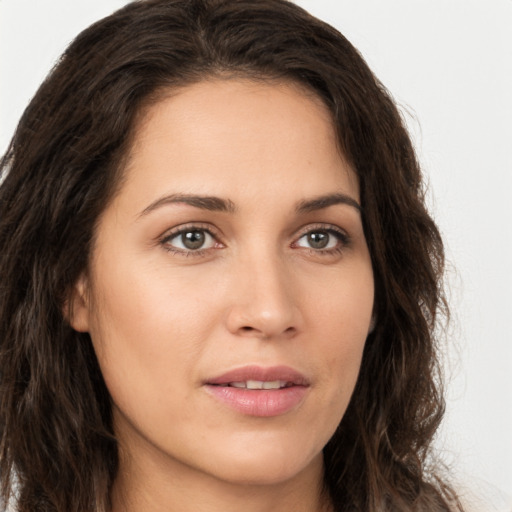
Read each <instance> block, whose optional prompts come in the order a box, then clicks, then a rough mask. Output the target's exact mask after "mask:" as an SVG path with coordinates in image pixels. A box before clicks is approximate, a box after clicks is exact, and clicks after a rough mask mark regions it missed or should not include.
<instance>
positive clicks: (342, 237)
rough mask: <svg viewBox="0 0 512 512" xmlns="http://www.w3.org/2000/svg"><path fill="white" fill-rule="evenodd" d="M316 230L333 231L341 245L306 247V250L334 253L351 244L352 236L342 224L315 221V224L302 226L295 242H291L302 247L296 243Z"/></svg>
mask: <svg viewBox="0 0 512 512" xmlns="http://www.w3.org/2000/svg"><path fill="white" fill-rule="evenodd" d="M315 231H326V232H328V233H332V234H333V235H334V236H336V237H337V238H338V240H339V242H340V245H341V247H340V246H337V247H333V248H329V249H314V248H306V247H304V249H306V250H310V251H312V252H314V253H317V254H332V253H336V252H340V251H341V250H343V249H344V248H346V247H347V246H349V245H350V242H351V237H350V235H349V234H348V233H347V231H346V230H344V229H343V228H341V227H340V226H337V225H335V224H330V223H314V224H307V225H306V226H303V227H301V228H300V230H299V231H298V232H297V233H296V235H295V236H294V238H293V242H292V243H291V247H294V248H295V247H297V248H302V247H301V246H298V245H296V244H297V242H298V241H299V240H300V239H301V238H302V237H304V236H305V235H307V234H309V233H312V232H315Z"/></svg>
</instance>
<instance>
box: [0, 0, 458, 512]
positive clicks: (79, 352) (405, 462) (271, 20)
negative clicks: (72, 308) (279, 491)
mask: <svg viewBox="0 0 512 512" xmlns="http://www.w3.org/2000/svg"><path fill="white" fill-rule="evenodd" d="M212 76H221V77H227V78H229V77H245V78H251V79H254V80H278V81H292V82H295V83H299V84H301V85H302V86H305V87H307V88H309V90H311V91H313V92H314V93H315V94H316V95H317V96H318V97H320V98H321V99H322V100H323V101H324V102H325V104H326V105H327V106H328V108H329V110H330V112H331V114H332V118H333V120H334V123H335V127H336V131H337V136H338V141H339V146H340V149H341V151H342V152H343V154H344V155H345V157H346V159H347V160H348V161H349V162H350V163H351V165H352V167H353V169H355V171H356V173H357V176H358V178H359V183H360V190H361V202H362V207H363V225H364V230H365V234H366V238H367V242H368V246H369V250H370V254H371V258H372V264H373V270H374V276H375V289H376V299H375V316H376V318H377V324H376V327H375V329H374V331H373V332H372V333H371V334H370V335H369V337H368V339H367V342H366V346H365V350H364V355H363V362H362V367H361V371H360V376H359V379H358V382H357V385H356V389H355V391H354V393H353V397H352V400H351V402H350V405H349V407H348V410H347V411H346V413H345V415H344V418H343V420H342V421H341V423H340V425H339V427H338V429H337V431H336V433H335V434H334V436H333V437H332V439H331V440H330V441H329V443H328V444H327V446H326V447H325V449H324V460H325V487H326V490H328V492H329V494H330V497H331V500H332V503H333V505H334V508H335V510H336V511H339V512H341V511H359V512H377V511H379V512H382V511H394V512H397V511H408V512H410V511H427V510H428V511H429V512H441V511H445V512H446V511H448V510H452V507H453V506H454V504H455V505H456V504H457V498H456V497H455V495H454V494H453V493H452V492H451V490H450V487H449V486H448V485H447V484H446V483H444V481H443V479H442V478H441V477H440V476H439V475H437V474H436V472H435V470H434V469H431V468H430V467H429V464H428V461H429V454H430V447H431V442H432V439H433V436H434V433H435V432H436V429H437V428H438V425H439V423H440V420H441V418H442V415H443V409H444V403H443V397H442V388H441V380H440V371H439V364H438V360H437V357H436V354H437V350H438V348H437V341H436V337H435V332H436V329H435V328H436V325H437V323H438V320H439V315H440V313H443V312H445V301H444V299H443V293H442V286H441V284H442V274H443V244H442V241H441V238H440V235H439V232H438V229H437V228H436V225H435V224H434V222H433V220H432V219H431V217H430V216H429V214H428V212H427V210H426V208H425V205H424V187H423V182H422V177H421V171H420V168H419V166H418V162H417V159H416V157H415V154H414V150H413V147H412V144H411V141H410V138H409V136H408V134H407V132H406V129H405V127H404V123H403V121H402V119H401V116H400V114H399V111H398V110H397V108H396V106H395V104H394V102H393V100H392V99H391V97H390V95H389V94H388V92H387V91H386V89H385V88H384V87H383V85H382V84H381V83H380V82H379V81H378V80H377V79H376V77H375V76H374V75H373V74H372V72H371V71H370V69H369V68H368V66H367V65H366V63H365V62H364V60H363V58H362V57H361V56H360V54H359V53H358V52H357V50H356V49H355V48H354V47H353V46H352V45H351V44H350V43H349V42H348V41H347V40H346V39H345V37H343V36H342V35H341V34H340V33H339V32H338V31H336V30H335V29H334V28H332V27H331V26H329V25H327V24H325V23H323V22H321V21H319V20H317V19H315V18H314V17H312V16H311V15H309V14H308V13H307V12H305V11H304V10H302V9H301V8H299V7H297V6H295V5H293V4H292V3H289V2H288V1H286V0H237V1H233V0H139V1H135V2H132V3H130V4H128V5H127V6H126V7H124V8H122V9H120V10H119V11H117V12H115V13H114V14H113V15H111V16H109V17H107V18H105V19H103V20H101V21H99V22H97V23H95V24H94V25H92V26H91V27H90V28H88V29H87V30H85V31H84V32H82V33H81V34H80V35H79V36H78V37H77V38H76V39H75V41H74V42H73V43H72V44H71V45H70V46H69V47H68V49H67V50H66V51H65V53H64V54H63V56H62V57H61V59H60V60H59V61H58V62H57V64H56V66H55V67H54V69H53V70H52V71H51V73H50V74H49V76H48V77H47V78H46V80H45V81H44V82H43V84H42V85H41V87H40V89H39V90H38V92H37V93H36V95H35V97H34V98H33V100H32V101H31V103H30V104H29V106H28V107H27V109H26V110H25V112H24V114H23V116H22V118H21V120H20V123H19V125H18V127H17V130H16V132H15V134H14V137H13V139H12V141H11V143H10V146H9V148H8V150H7V152H6V154H5V155H4V156H3V158H2V160H1V172H2V177H3V183H2V184H1V186H0V247H1V248H2V249H1V252H0V379H1V380H0V472H1V473H0V474H1V485H2V487H1V489H2V495H3V498H4V500H9V498H11V499H12V498H13V494H14V498H15V500H16V502H17V507H18V510H19V511H20V512H29V511H30V512H33V511H35V510H37V511H39V512H93V511H94V512H106V511H108V510H110V500H109V492H110V488H111V485H112V482H113V481H114V479H115V477H116V472H117V470H118V452H117V443H116V438H115V432H114V431H113V427H112V414H111V401H110V396H109V393H108V391H107V389H106V386H105V383H104V381H103V378H102V376H101V372H100V370H99V366H98V363H97V360H96V357H95V354H94V351H93V349H92V344H91V340H90V338H89V336H88V334H84V333H78V332H76V331H74V330H73V329H72V328H71V327H70V325H69V324H68V322H67V321H66V320H65V318H64V315H63V308H64V304H65V302H66V299H67V295H68V293H69V291H70V289H71V288H72V286H73V284H74V283H75V282H76V280H77V279H78V276H79V275H80V274H81V273H82V272H83V271H84V269H86V267H87V265H88V260H89V256H90V252H91V247H92V243H93V240H94V233H95V225H96V223H97V221H98V218H99V215H100V214H101V212H102V211H103V210H104V208H105V207H106V205H107V204H108V202H109V200H110V199H111V198H112V197H113V195H114V194H115V193H116V190H117V188H118V187H119V185H120V183H121V182H122V175H123V157H124V155H126V153H127V149H128V147H129V145H130V141H131V137H132V132H133V130H134V125H135V124H136V120H137V118H138V116H139V115H141V113H142V112H143V111H144V109H145V108H146V107H147V105H148V104H152V103H154V102H155V101H157V100H158V98H159V97H160V95H161V93H162V92H163V91H168V90H169V89H172V88H177V87H184V86H186V85H188V84H192V83H195V82H198V81H200V80H204V79H206V78H208V77H212ZM0 179H1V177H0ZM441 316H443V315H441ZM13 489H14V490H13Z"/></svg>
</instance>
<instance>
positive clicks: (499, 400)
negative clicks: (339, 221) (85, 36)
mask: <svg viewBox="0 0 512 512" xmlns="http://www.w3.org/2000/svg"><path fill="white" fill-rule="evenodd" d="M124 3H125V1H124V0H72V1H70V0H0V120H1V124H0V152H4V151H5V149H6V147H7V144H8V140H9V138H10V136H11V135H12V132H13V131H14V128H15V125H16V122H17V119H18V118H19V116H20V115H21V113H22V111H23V108H24V107H25V106H26V104H27V102H28V101H29V99H30V97H31V96H32V95H33V93H34V92H35V90H36V88H37V86H38V84H39V83H40V82H41V80H42V79H43V78H44V76H45V75H46V73H47V71H48V70H49V69H50V67H51V66H52V63H54V61H55V60H56V59H57V58H58V56H59V55H60V54H61V52H62V51H63V50H64V48H65V46H66V45H67V44H68V43H69V42H70V41H71V39H72V38H73V37H74V36H75V35H76V34H78V32H79V31H80V30H82V29H83V28H85V27H86V26H88V25H89V24H90V23H92V22H93V21H95V20H97V19H99V18H100V17H102V16H104V15H106V14H108V13H110V12H111V11H113V10H114V9H116V8H118V7H120V6H121V5H123V4H124ZM298 3H299V4H300V5H302V6H304V7H305V8H306V9H308V10H309V11H310V12H312V13H313V14H315V15H317V16H319V17H320V18H323V19H324V20H326V21H328V22H329V23H331V24H333V25H334V26H336V27H337V28H338V29H339V30H340V31H341V32H342V33H344V34H345V35H346V36H347V37H348V39H349V40H350V41H351V42H352V43H353V44H354V45H355V46H356V47H357V48H358V49H359V50H360V51H361V53H362V54H363V56H364V57H365V58H366V60H367V61H368V63H369V64H370V67H371V68H372V69H373V70H374V71H375V73H376V74H377V76H378V77H379V78H380V79H381V81H382V82H383V83H384V84H385V85H386V86H387V87H388V88H389V89H390V90H391V92H392V93H393V95H394V97H395V99H396V100H397V102H398V103H399V104H400V106H401V107H402V110H403V112H404V115H405V116H406V118H407V122H408V125H409V126H410V129H411V132H412V134H413V137H414V140H415V143H416V146H417V150H418V153H419V155H420V159H421V161H422V163H423V165H424V169H425V171H426V173H427V175H428V180H429V183H430V195H429V198H430V199H429V200H430V206H431V209H432V212H433V214H434V216H435V218H436V220H437V222H438V223H439V225H440V227H441V231H442V233H443V235H444V238H445V242H446V246H447V251H448V258H449V263H450V272H449V283H450V299H451V304H452V311H453V317H454V318H453V321H452V327H451V330H450V333H449V336H448V340H447V344H449V348H447V350H446V352H447V354H448V355H449V360H448V361H447V363H446V368H447V372H448V373H449V375H450V376H451V377H450V380H449V383H448V414H447V417H446V420H445V424H444V428H443V431H442V433H441V435H440V438H439V440H438V445H439V448H440V449H441V450H442V453H443V454H444V457H445V459H446V460H447V461H448V462H450V463H451V464H452V465H453V467H454V469H455V470H456V471H457V472H462V474H464V473H467V474H471V475H473V476H476V477H478V478H482V479H484V480H487V481H489V482H491V483H492V484H494V485H496V486H498V487H500V488H501V489H503V490H505V491H507V492H508V493H509V494H512V371H511V370H512V322H511V318H512V271H511V266H512V0H488V1H484V0H429V1H428V2H427V1H426V0H388V1H382V0H338V1H336V0H301V1H299V2H298Z"/></svg>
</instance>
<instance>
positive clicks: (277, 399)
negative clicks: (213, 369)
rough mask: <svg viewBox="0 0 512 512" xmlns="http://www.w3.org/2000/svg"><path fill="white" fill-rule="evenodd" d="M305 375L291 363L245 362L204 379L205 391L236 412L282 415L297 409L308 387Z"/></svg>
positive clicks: (256, 414) (263, 415) (264, 415)
mask: <svg viewBox="0 0 512 512" xmlns="http://www.w3.org/2000/svg"><path fill="white" fill-rule="evenodd" d="M309 386H310V384H309V382H308V380H307V379H306V377H305V376H304V375H302V374H301V373H300V372H297V371H296V370H294V369H293V368H290V367H288V366H274V367H267V368H265V367H260V366H245V367H242V368H237V369H235V370H232V371H229V372H227V373H224V374H222V375H219V376H218V377H214V378H212V379H208V380H206V381H205V383H204V388H205V389H206V391H207V392H208V393H209V394H210V395H211V396H213V397H214V398H216V399H217V400H218V401H220V402H221V403H222V404H224V405H227V406H228V407H230V408H231V409H233V410H235V411H236V412H239V413H242V414H245V415H249V416H262V417H269V416H279V415H282V414H286V413H288V412H290V411H292V410H294V409H295V408H296V407H297V406H299V404H300V403H301V402H302V401H303V400H304V398H305V396H306V394H307V391H308V389H309Z"/></svg>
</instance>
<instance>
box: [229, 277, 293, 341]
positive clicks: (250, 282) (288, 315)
mask: <svg viewBox="0 0 512 512" xmlns="http://www.w3.org/2000/svg"><path fill="white" fill-rule="evenodd" d="M246 276H250V277H246V278H245V279H238V280H237V281H238V284H237V287H236V288H237V292H236V293H235V294H234V296H233V299H232V304H231V307H230V308H229V311H228V315H227V327H228V330H229V331H230V332H231V333H233V334H236V335H237V336H241V337H250V338H259V339H273V338H290V337H293V336H294V335H295V334H296V333H297V332H298V331H299V328H300V322H301V315H300V311H299V308H298V303H297V294H296V293H294V289H293V279H292V277H291V276H289V275H288V273H287V272H286V271H283V270H282V269H281V271H279V269H275V268H273V269H268V268H267V271H264V272H263V271H261V269H260V271H259V272H256V271H254V269H253V272H251V273H248V274H246Z"/></svg>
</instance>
